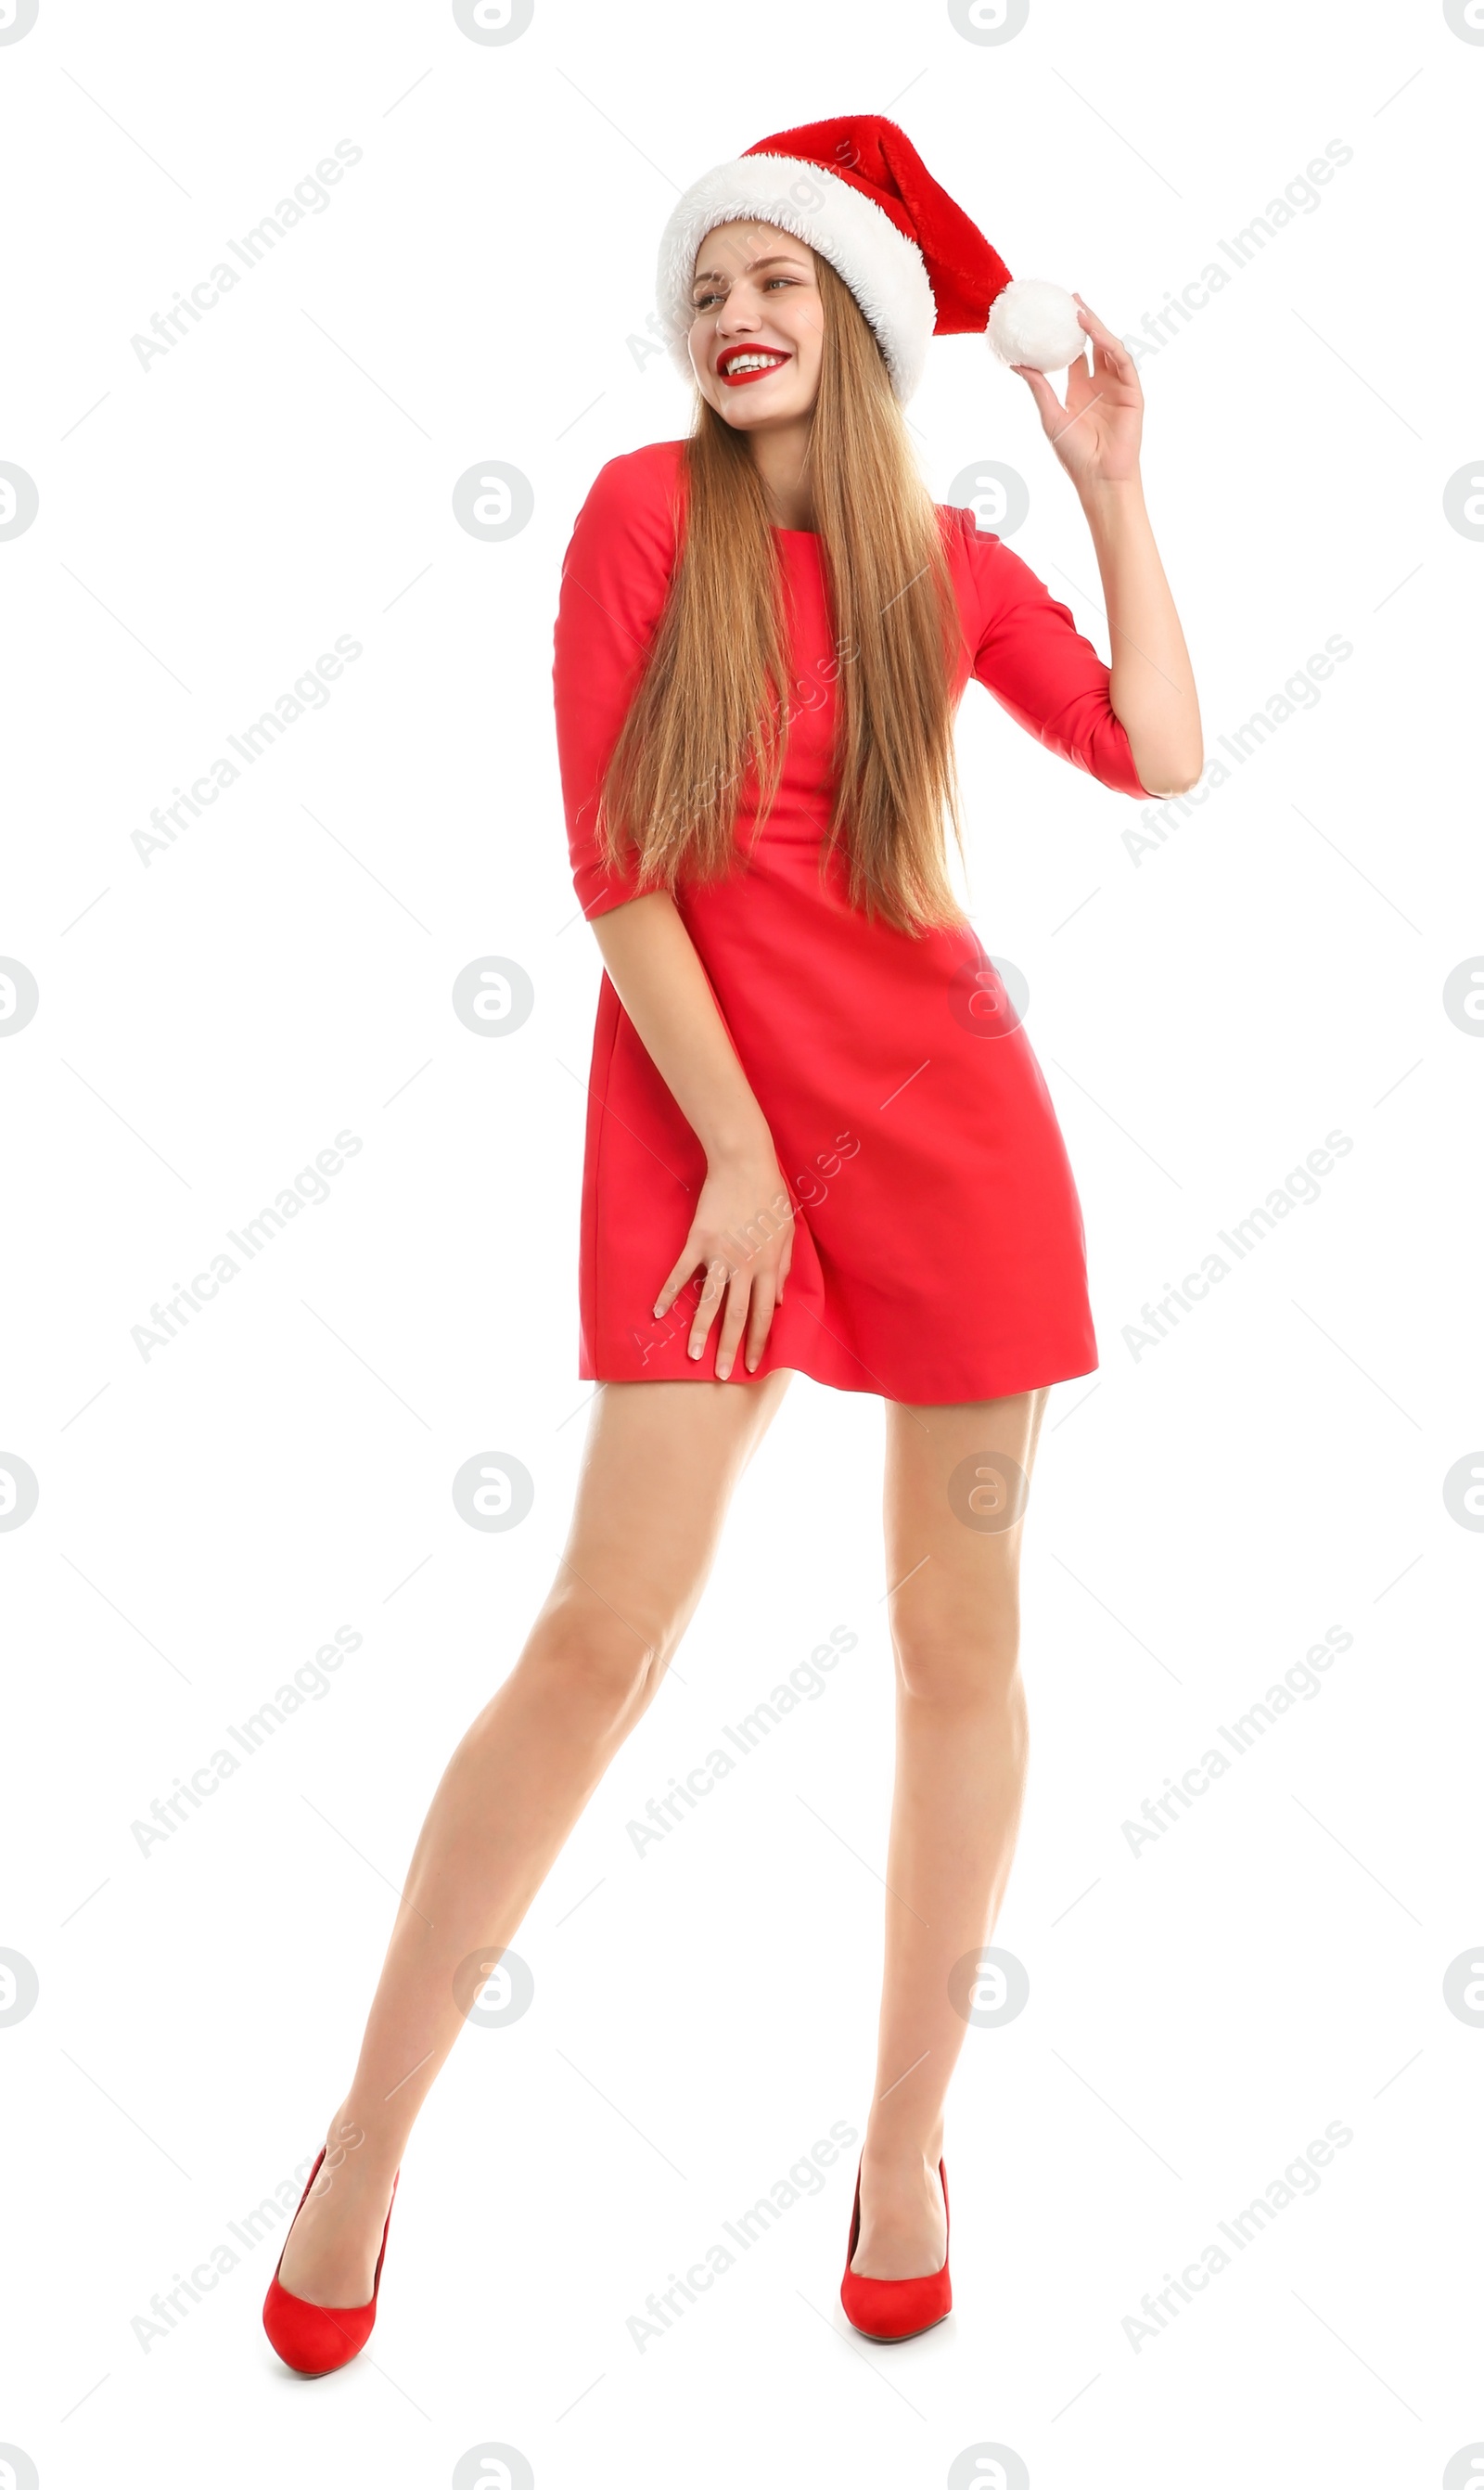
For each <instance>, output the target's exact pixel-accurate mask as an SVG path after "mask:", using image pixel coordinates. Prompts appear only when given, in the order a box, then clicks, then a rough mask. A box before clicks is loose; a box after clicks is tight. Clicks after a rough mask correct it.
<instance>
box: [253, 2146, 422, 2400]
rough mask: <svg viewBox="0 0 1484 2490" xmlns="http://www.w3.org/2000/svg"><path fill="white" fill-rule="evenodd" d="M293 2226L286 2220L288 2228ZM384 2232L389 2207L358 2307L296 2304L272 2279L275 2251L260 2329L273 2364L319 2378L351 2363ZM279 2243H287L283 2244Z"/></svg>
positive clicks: (363, 2335) (313, 2174)
mask: <svg viewBox="0 0 1484 2490" xmlns="http://www.w3.org/2000/svg"><path fill="white" fill-rule="evenodd" d="M324 2158H325V2152H324V2148H323V2146H322V2147H321V2149H320V2154H319V2157H318V2159H317V2160H316V2162H315V2165H314V2168H313V2169H312V2170H311V2171H310V2173H309V2176H308V2179H307V2180H306V2181H305V2183H304V2195H303V2196H300V2200H299V2205H298V2206H297V2207H296V2208H295V2218H296V2219H297V2218H298V2215H299V2213H300V2210H301V2209H302V2206H303V2202H304V2196H307V2195H308V2193H309V2190H310V2188H311V2187H312V2186H314V2183H315V2181H316V2179H317V2178H318V2177H319V2175H320V2162H321V2161H323V2160H324ZM401 2176H402V2173H401V2171H400V2170H398V2171H396V2172H395V2173H394V2175H393V2177H392V2182H391V2201H392V2204H395V2203H396V2198H397V2180H398V2179H400V2177H401ZM293 2227H294V2224H293V2222H291V2223H290V2224H289V2228H290V2230H292V2229H293ZM390 2228H391V2205H388V2206H387V2208H386V2219H385V2223H384V2224H383V2226H382V2253H381V2256H379V2257H378V2258H377V2260H376V2273H374V2275H373V2276H372V2280H371V2297H370V2299H369V2300H368V2301H367V2302H365V2304H364V2306H363V2307H360V2308H317V2307H316V2305H315V2303H314V2302H313V2301H312V2300H297V2299H296V2298H295V2296H294V2294H293V2292H292V2291H285V2290H284V2287H283V2285H282V2283H281V2282H280V2281H279V2279H278V2266H281V2265H282V2263H283V2251H282V2249H280V2250H279V2254H278V2265H277V2266H274V2268H273V2278H272V2281H271V2283H270V2284H269V2286H268V2298H267V2299H266V2300H265V2301H264V2302H263V2331H264V2332H265V2334H266V2335H267V2336H268V2339H269V2341H270V2342H271V2345H272V2347H273V2350H274V2351H275V2352H276V2353H277V2355H278V2358H279V2360H283V2361H286V2362H287V2364H288V2366H289V2367H290V2368H291V2369H297V2370H298V2371H299V2374H300V2377H301V2378H325V2377H328V2375H329V2372H330V2370H331V2369H343V2368H344V2367H345V2364H346V2362H347V2361H348V2360H355V2358H356V2355H357V2352H359V2351H362V2350H363V2349H364V2348H365V2345H366V2343H367V2342H368V2341H369V2340H370V2335H371V2329H372V2327H373V2326H374V2325H375V2324H376V2295H377V2293H378V2292H379V2291H380V2289H381V2287H382V2258H383V2257H385V2254H386V2233H387V2231H388V2230H389V2229H390ZM284 2245H285V2246H287V2245H288V2242H287V2240H285V2242H284Z"/></svg>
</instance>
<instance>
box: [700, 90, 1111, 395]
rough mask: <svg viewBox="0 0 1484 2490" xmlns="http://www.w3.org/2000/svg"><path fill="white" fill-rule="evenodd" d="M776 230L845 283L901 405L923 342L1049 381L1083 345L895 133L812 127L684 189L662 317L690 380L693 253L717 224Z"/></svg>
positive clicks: (762, 142) (1061, 306) (918, 367)
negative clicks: (985, 349) (956, 347)
mask: <svg viewBox="0 0 1484 2490" xmlns="http://www.w3.org/2000/svg"><path fill="white" fill-rule="evenodd" d="M738 219H745V220H748V221H755V222H757V223H761V224H770V225H778V226H780V227H782V229H783V231H784V232H785V233H790V234H792V235H793V236H794V237H795V239H796V240H797V241H799V242H803V243H808V245H809V246H810V248H811V249H812V250H816V251H818V253H819V255H820V257H821V258H823V259H827V260H828V261H829V263H830V265H831V267H832V268H833V269H835V270H836V271H837V273H838V274H839V275H841V276H842V277H843V278H844V281H845V283H846V284H847V285H848V286H849V288H850V291H851V293H852V294H853V295H854V296H855V299H856V301H857V303H858V304H860V306H861V309H862V310H863V311H864V313H865V315H866V317H867V319H868V320H869V322H870V326H871V328H872V330H873V331H874V332H875V335H876V337H877V340H878V342H879V344H880V347H881V351H882V354H883V355H884V356H885V358H886V363H887V368H888V370H889V372H890V373H891V378H892V387H893V390H894V391H895V392H896V395H897V397H898V399H899V401H900V402H901V403H903V404H904V403H905V402H906V400H907V399H908V398H909V397H910V396H911V394H912V392H913V391H914V390H915V389H916V387H917V384H918V382H919V381H920V380H921V378H922V376H923V366H924V364H925V362H926V361H927V357H928V338H929V337H932V336H940V337H941V336H954V335H962V334H963V333H974V334H976V335H977V334H979V333H982V332H984V331H985V330H987V333H988V338H989V343H990V346H991V347H992V348H993V350H994V352H995V353H996V354H997V355H998V356H999V358H1000V360H1001V362H1006V363H1031V364H1033V365H1034V366H1035V368H1036V369H1037V370H1038V371H1043V372H1058V371H1063V370H1065V368H1066V366H1067V365H1068V364H1069V363H1070V362H1073V361H1074V359H1075V358H1076V357H1077V356H1079V355H1080V354H1081V352H1082V350H1083V348H1084V347H1085V346H1086V344H1087V333H1086V331H1085V330H1083V329H1081V328H1079V327H1078V325H1077V306H1076V304H1075V303H1074V302H1073V301H1072V299H1071V296H1070V294H1069V293H1067V292H1066V291H1065V289H1064V288H1063V287H1062V286H1060V285H1048V284H1045V283H1043V282H1042V281H1040V280H1039V279H1037V278H1035V277H1023V276H1022V277H1013V276H1012V275H1011V273H1010V271H1009V269H1008V268H1007V267H1006V265H1005V262H1004V261H1003V259H1001V257H1000V255H999V253H998V251H996V250H994V249H992V248H991V246H990V245H989V244H988V243H987V242H986V241H985V237H984V235H983V234H982V233H981V232H980V230H979V227H978V226H977V225H976V224H974V223H972V222H971V220H970V219H969V217H966V216H965V215H964V213H963V210H962V209H961V208H960V207H958V206H957V205H956V203H955V201H954V200H952V199H951V198H950V197H949V195H948V192H947V191H946V190H944V189H940V188H939V187H938V185H937V183H936V182H935V181H934V180H933V178H932V175H931V174H930V173H929V172H928V167H927V165H926V164H925V163H924V162H923V159H922V158H921V157H920V156H919V154H918V152H917V150H916V148H915V147H914V146H913V144H912V142H911V140H910V138H908V137H907V136H906V134H905V132H904V131H903V130H899V129H898V127H897V124H896V123H895V122H894V121H885V120H883V119H882V117H881V115H880V114H879V113H876V112H858V113H845V114H842V115H841V116H840V117H838V118H837V119H835V120H833V121H810V122H806V123H804V124H803V125H802V127H801V128H799V129H797V130H779V131H778V132H776V134H775V135H774V136H773V137H771V138H759V139H758V141H757V144H756V146H755V147H749V148H748V150H747V152H746V154H745V155H742V156H739V157H737V158H736V159H734V160H733V161H732V162H731V163H729V164H718V165H717V167H716V169H715V171H714V172H711V173H706V174H703V175H702V176H701V179H700V180H699V182H693V183H692V185H691V187H690V188H689V189H688V190H687V191H686V192H685V194H684V196H683V197H682V198H681V199H680V200H679V201H678V203H677V204H676V206H675V208H674V210H673V213H672V214H671V217H670V219H669V222H668V223H667V225H666V227H665V231H664V234H663V236H662V237H661V242H660V262H659V275H658V293H659V308H660V316H661V318H662V320H663V321H664V324H665V329H666V334H667V339H668V342H669V345H670V350H671V355H672V357H673V359H674V362H675V364H676V366H677V368H678V369H679V370H680V371H681V372H683V373H684V375H685V376H686V378H687V379H691V378H693V377H694V375H693V372H692V367H691V359H690V353H689V349H688V347H687V343H686V339H687V335H688V333H689V331H690V328H691V324H692V322H693V320H694V318H695V312H694V310H693V309H692V305H691V296H692V290H693V281H694V278H695V273H696V253H697V251H698V250H699V247H700V246H701V244H702V243H703V242H704V240H705V238H706V236H707V234H708V233H710V232H712V231H713V230H714V228H715V227H716V226H717V225H725V224H731V223H733V222H735V221H737V220H738Z"/></svg>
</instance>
